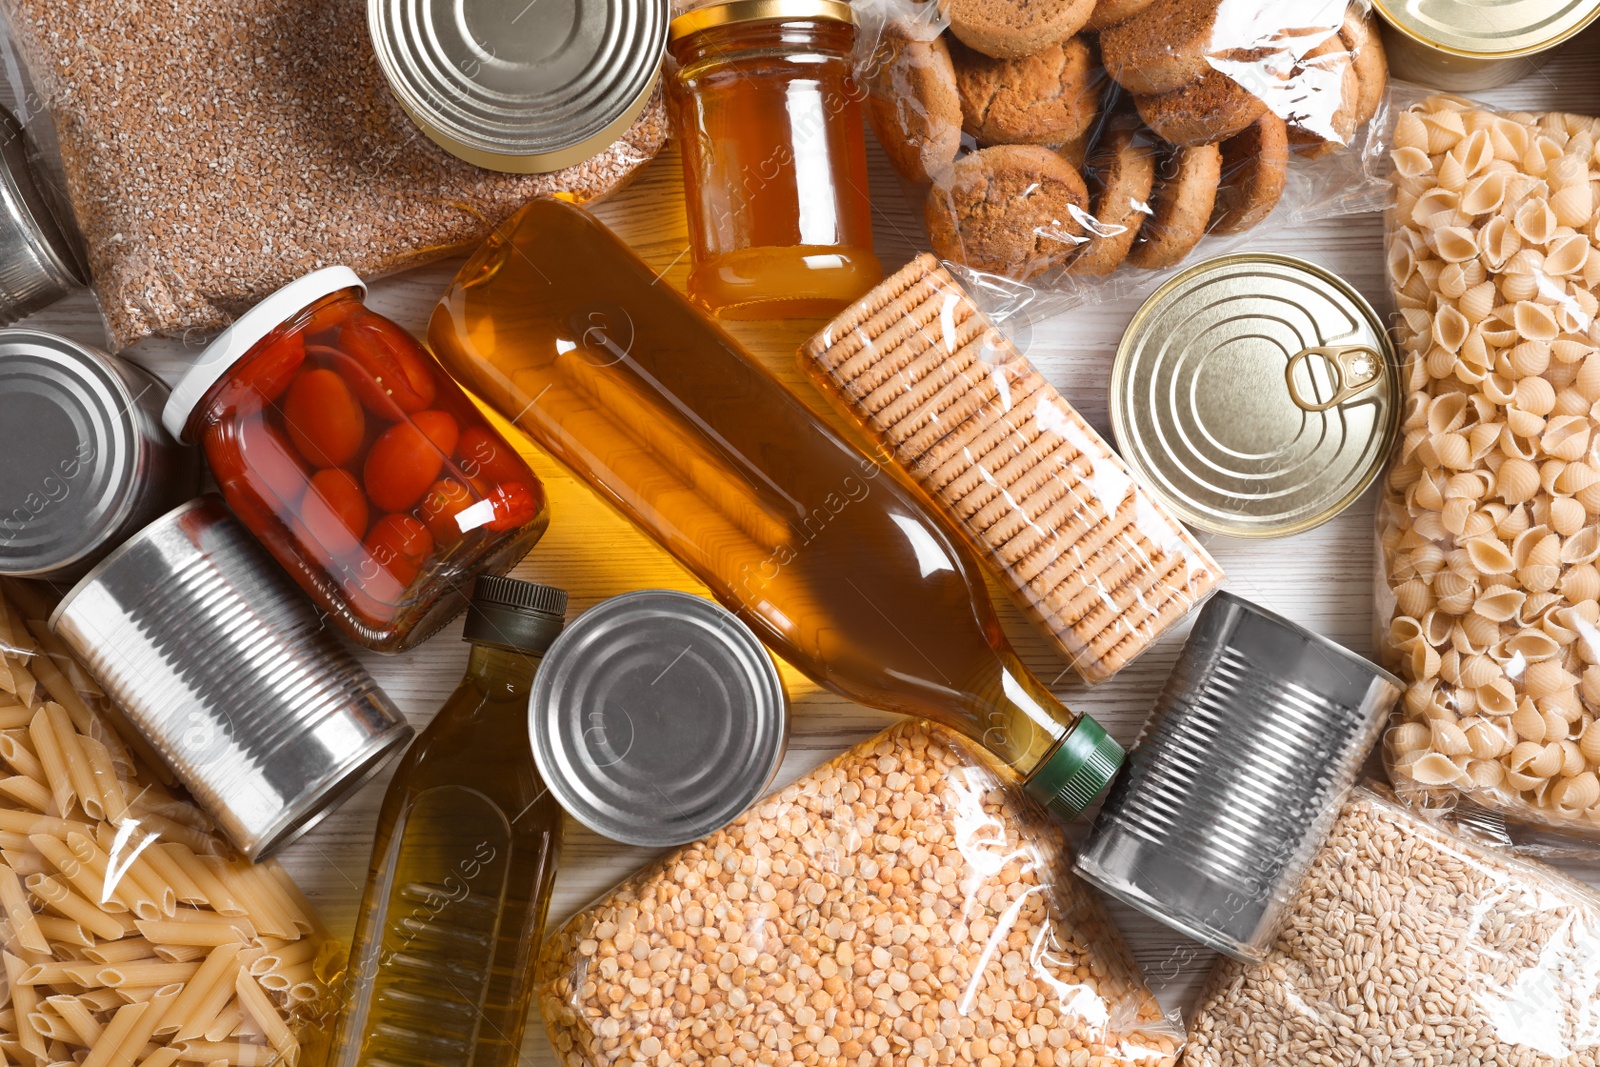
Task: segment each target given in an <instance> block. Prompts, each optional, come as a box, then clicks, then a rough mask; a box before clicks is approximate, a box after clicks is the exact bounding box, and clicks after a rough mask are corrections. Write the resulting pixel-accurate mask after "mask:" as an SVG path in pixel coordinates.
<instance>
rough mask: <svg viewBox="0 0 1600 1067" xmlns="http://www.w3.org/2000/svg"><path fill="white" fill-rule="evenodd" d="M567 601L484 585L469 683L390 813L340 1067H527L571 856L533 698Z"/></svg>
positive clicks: (519, 586) (557, 595) (367, 906)
mask: <svg viewBox="0 0 1600 1067" xmlns="http://www.w3.org/2000/svg"><path fill="white" fill-rule="evenodd" d="M566 603H567V595H566V593H564V592H562V591H561V590H559V589H551V588H549V587H548V586H542V585H535V584H533V583H531V582H520V581H516V580H514V579H510V578H500V577H492V576H485V577H480V578H479V579H478V580H477V583H476V584H475V586H474V587H473V595H472V605H471V607H470V609H469V610H468V613H467V622H466V631H465V638H466V640H468V641H470V642H472V655H471V658H470V659H469V661H468V664H467V673H466V677H465V678H463V679H462V681H461V684H460V685H459V686H458V687H457V688H456V691H455V693H454V694H453V695H452V696H451V697H450V699H449V700H448V701H447V702H446V703H445V705H444V708H443V709H442V710H441V711H440V712H439V714H438V716H437V717H436V718H435V719H434V720H433V723H432V724H431V725H429V727H428V728H427V729H426V730H424V731H423V733H422V735H421V736H420V737H418V738H417V740H416V741H415V742H414V743H413V744H412V746H411V748H410V750H408V751H407V752H406V755H405V758H404V760H402V762H401V764H400V767H399V770H398V771H396V773H395V776H394V781H393V782H392V783H391V784H390V786H389V792H388V793H387V794H386V795H385V796H384V798H383V811H382V814H381V816H380V817H379V821H378V836H377V841H376V842H375V843H374V845H373V849H372V864H371V867H370V869H369V870H368V872H367V888H366V893H365V895H364V896H363V898H362V901H361V915H360V918H359V919H358V920H357V923H356V934H355V944H354V946H353V948H352V950H351V954H350V969H349V977H348V979H347V981H348V985H349V990H350V995H349V996H347V997H346V998H345V999H346V1006H345V1009H344V1014H343V1016H342V1017H341V1018H340V1020H339V1028H338V1035H337V1037H336V1039H335V1045H334V1048H335V1051H334V1055H333V1057H332V1063H333V1064H335V1065H336V1067H357V1065H373V1067H378V1065H382V1067H437V1065H439V1064H450V1065H451V1067H514V1065H515V1064H516V1063H517V1062H518V1051H519V1049H520V1048H521V1045H522V1030H523V1023H524V1022H525V1021H526V1019H527V1016H528V1007H529V1004H530V1002H531V1000H532V996H533V954H534V953H535V952H536V951H537V950H538V945H539V940H540V937H541V935H542V933H543V928H544V919H545V911H546V908H547V906H548V904H549V900H550V886H551V883H552V882H553V881H554V879H555V871H556V858H557V855H558V854H559V852H560V849H561V809H560V807H559V806H558V805H557V803H556V801H555V800H554V799H552V798H551V796H550V794H549V792H548V791H546V790H545V788H544V786H543V784H542V783H541V782H540V780H539V774H538V770H537V768H536V767H535V766H534V761H533V750H532V747H531V746H530V744H529V741H528V689H529V687H530V686H531V685H532V682H533V675H534V671H535V669H536V668H537V667H538V664H539V657H540V656H541V655H543V653H544V651H545V649H547V648H549V647H550V643H551V642H552V641H554V640H555V638H556V636H557V635H558V634H559V633H560V632H561V627H562V621H563V616H564V613H565V611H566Z"/></svg>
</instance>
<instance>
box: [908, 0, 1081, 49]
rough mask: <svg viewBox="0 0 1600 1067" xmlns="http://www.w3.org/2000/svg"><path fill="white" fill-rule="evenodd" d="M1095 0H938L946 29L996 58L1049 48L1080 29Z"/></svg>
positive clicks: (968, 44) (970, 45) (962, 40)
mask: <svg viewBox="0 0 1600 1067" xmlns="http://www.w3.org/2000/svg"><path fill="white" fill-rule="evenodd" d="M1094 2H1095V0H941V2H940V5H939V7H940V10H941V11H943V12H944V15H945V17H946V18H947V19H949V20H950V32H951V33H953V34H955V35H956V36H957V37H958V38H960V40H961V43H962V44H965V45H967V46H968V47H969V48H975V49H977V50H978V51H980V52H982V53H983V54H984V55H986V56H993V57H995V58H996V59H1016V58H1018V57H1021V56H1028V55H1032V54H1033V53H1035V52H1038V51H1041V50H1043V49H1045V48H1049V47H1050V46H1051V45H1053V44H1055V43H1057V42H1058V41H1064V40H1066V39H1067V38H1068V37H1071V36H1072V35H1073V34H1075V33H1077V32H1078V31H1079V30H1081V29H1083V24H1084V23H1085V22H1087V21H1088V19H1089V15H1090V13H1091V12H1092V11H1094Z"/></svg>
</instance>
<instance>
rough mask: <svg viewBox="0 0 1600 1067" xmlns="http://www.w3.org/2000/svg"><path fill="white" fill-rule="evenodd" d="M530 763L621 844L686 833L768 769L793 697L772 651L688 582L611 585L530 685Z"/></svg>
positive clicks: (721, 814) (774, 766)
mask: <svg viewBox="0 0 1600 1067" xmlns="http://www.w3.org/2000/svg"><path fill="white" fill-rule="evenodd" d="M528 720H529V721H528V729H529V736H530V737H531V739H532V741H533V754H534V759H535V761H536V762H537V763H538V765H539V774H540V777H541V778H543V780H544V782H545V784H546V785H547V786H548V787H549V788H550V791H551V792H552V793H553V794H555V797H556V799H557V800H559V801H560V802H561V806H562V807H563V808H565V809H566V810H567V813H568V814H570V815H571V816H572V817H573V818H575V819H577V820H578V821H579V822H581V823H583V824H584V825H585V826H587V827H589V829H591V830H593V831H594V832H595V833H597V834H603V835H604V836H606V837H609V838H611V839H612V840H615V841H622V842H625V843H627V844H630V845H645V846H650V847H659V848H664V847H667V846H670V845H682V844H687V843H688V842H690V841H694V840H696V839H697V838H700V837H704V836H705V835H706V834H709V833H711V832H712V831H714V830H718V829H720V828H721V827H723V826H726V825H727V824H728V823H729V822H731V821H733V819H735V818H737V817H738V816H739V814H740V813H742V812H743V811H744V810H745V808H747V807H749V806H750V804H751V802H753V801H755V800H756V799H757V798H759V797H760V796H761V795H762V794H763V793H764V792H765V791H766V789H767V786H768V785H769V784H771V782H772V776H773V775H774V774H776V773H777V770H778V764H779V763H780V762H781V761H782V759H783V753H784V749H785V747H786V744H787V728H788V706H787V701H786V699H785V696H784V691H783V683H782V681H781V679H780V678H779V677H778V669H777V667H776V666H775V665H774V664H773V662H772V657H771V656H769V655H768V654H767V650H766V649H765V648H763V647H762V645H761V642H760V641H758V640H757V639H756V636H755V634H754V633H752V632H751V630H750V628H749V627H748V626H746V625H745V624H744V623H743V622H740V621H739V619H738V617H736V616H735V615H733V614H732V613H731V612H729V611H728V610H727V609H725V608H723V607H720V606H719V605H717V604H714V603H712V602H711V601H709V600H704V599H702V598H700V597H697V596H691V595H690V594H688V593H679V592H674V591H672V590H668V589H646V590H643V591H641V592H637V593H629V594H626V595H624V596H619V597H613V598H612V599H610V600H607V601H605V602H604V603H602V604H600V605H599V606H597V607H594V608H591V609H590V610H589V611H586V612H584V613H583V614H582V615H580V616H578V618H577V620H576V621H574V622H572V623H571V624H569V625H568V626H567V628H566V632H564V633H563V634H562V635H561V636H560V637H559V638H557V639H556V642H555V644H553V645H551V646H550V650H549V651H548V652H546V653H545V657H544V662H543V663H542V664H541V665H540V667H539V673H538V674H537V675H535V676H534V680H533V691H532V692H531V693H530V694H529V697H528Z"/></svg>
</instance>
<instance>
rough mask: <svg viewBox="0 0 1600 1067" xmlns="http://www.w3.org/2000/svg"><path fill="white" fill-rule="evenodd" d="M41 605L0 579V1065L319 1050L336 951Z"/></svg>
mask: <svg viewBox="0 0 1600 1067" xmlns="http://www.w3.org/2000/svg"><path fill="white" fill-rule="evenodd" d="M48 606H49V605H48V603H47V602H46V601H45V600H44V599H43V598H42V597H41V596H40V595H39V594H37V593H35V592H34V591H33V589H32V588H31V587H29V586H27V585H25V584H23V583H19V582H16V581H14V580H9V579H8V580H5V581H4V582H0V774H3V775H4V777H0V913H3V917H0V963H3V967H4V975H3V977H4V987H3V988H4V998H3V999H0V1054H3V1058H0V1062H4V1063H6V1064H22V1065H25V1067H45V1065H47V1064H71V1063H74V1062H76V1063H78V1064H83V1065H87V1067H132V1065H133V1064H142V1065H144V1067H167V1065H171V1064H174V1063H180V1062H182V1063H207V1064H228V1065H240V1067H243V1065H247V1064H248V1065H263V1064H276V1063H282V1064H285V1065H294V1064H300V1065H301V1067H305V1065H308V1064H316V1063H320V1062H322V1061H323V1060H324V1059H325V1058H326V1038H325V1036H324V1033H323V1028H322V1025H321V1023H320V1021H319V1020H320V1019H322V1018H323V1017H324V1016H325V1015H326V1014H327V1012H328V1009H329V1007H330V1005H329V1004H328V1003H327V998H328V988H327V985H326V983H325V980H332V979H333V978H334V977H335V973H334V972H336V971H337V970H338V969H339V967H340V966H341V965H342V962H343V961H342V959H341V958H340V952H339V946H338V945H337V944H336V943H334V942H332V941H330V940H329V939H328V937H327V933H326V931H325V929H324V928H323V927H322V925H321V923H320V922H319V921H318V919H317V916H316V914H315V912H314V910H313V909H312V907H311V905H310V904H309V902H308V901H307V900H306V899H305V897H304V896H303V895H302V894H301V893H300V891H299V889H298V888H297V887H296V886H295V884H294V883H293V882H292V881H291V880H290V879H289V877H288V875H287V874H286V873H285V872H284V871H283V869H282V868H281V867H279V866H278V865H277V864H275V863H272V862H266V863H261V864H256V865H254V866H252V865H250V864H249V863H248V862H246V861H245V860H244V859H243V858H242V857H240V856H239V855H238V854H237V853H236V852H234V851H232V849H231V848H230V847H229V846H228V845H227V844H226V843H225V842H224V840H223V839H222V837H221V836H220V835H219V834H217V833H216V832H215V831H214V830H213V828H212V826H211V823H210V821H209V820H208V818H207V816H206V815H205V814H204V813H203V812H202V811H201V810H200V809H199V808H198V807H196V806H195V805H194V804H192V803H190V802H189V801H188V800H186V799H184V798H182V797H181V796H179V795H177V794H176V793H174V792H173V791H172V790H170V789H169V788H168V787H167V786H166V785H165V784H164V783H163V782H162V781H161V779H160V778H159V777H158V776H157V775H156V774H155V773H154V772H153V771H152V767H153V766H155V764H152V763H151V762H149V761H147V760H146V759H145V758H144V757H143V756H141V755H140V754H139V753H137V752H135V751H133V750H132V749H130V748H129V747H128V745H127V744H126V743H125V742H124V741H123V739H122V737H121V736H120V735H119V734H118V733H117V731H116V730H115V729H113V728H112V725H111V723H112V722H114V721H115V712H114V710H113V709H112V708H111V707H110V703H109V701H108V700H107V699H106V698H105V696H104V695H103V694H102V693H101V691H100V690H99V689H98V687H97V686H96V685H95V683H94V682H93V681H92V680H91V679H90V678H89V676H88V675H87V674H86V673H85V672H84V671H83V669H82V668H81V667H80V665H79V664H78V663H77V662H75V661H74V659H73V658H72V656H71V654H70V653H69V652H68V651H67V650H66V648H65V646H64V645H63V644H61V643H60V642H59V641H58V640H57V639H56V638H55V637H54V635H53V634H51V633H50V631H49V629H48V627H47V626H46V625H45V619H46V618H47V617H48V610H47V609H48Z"/></svg>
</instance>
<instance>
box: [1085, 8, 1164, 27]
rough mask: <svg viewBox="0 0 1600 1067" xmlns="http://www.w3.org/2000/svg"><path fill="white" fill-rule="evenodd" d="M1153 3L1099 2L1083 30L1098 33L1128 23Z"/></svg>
mask: <svg viewBox="0 0 1600 1067" xmlns="http://www.w3.org/2000/svg"><path fill="white" fill-rule="evenodd" d="M1151 3H1152V0H1097V2H1096V3H1095V5H1094V12H1093V13H1092V14H1091V15H1090V16H1089V21H1088V22H1086V23H1084V26H1083V28H1084V29H1086V30H1094V31H1095V32H1096V33H1098V32H1099V31H1101V30H1103V29H1106V28H1108V27H1111V26H1116V25H1118V24H1119V23H1123V22H1127V21H1128V20H1129V19H1131V18H1133V16H1135V15H1137V14H1138V13H1139V12H1141V11H1143V10H1144V9H1145V8H1147V7H1149V6H1150V4H1151Z"/></svg>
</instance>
